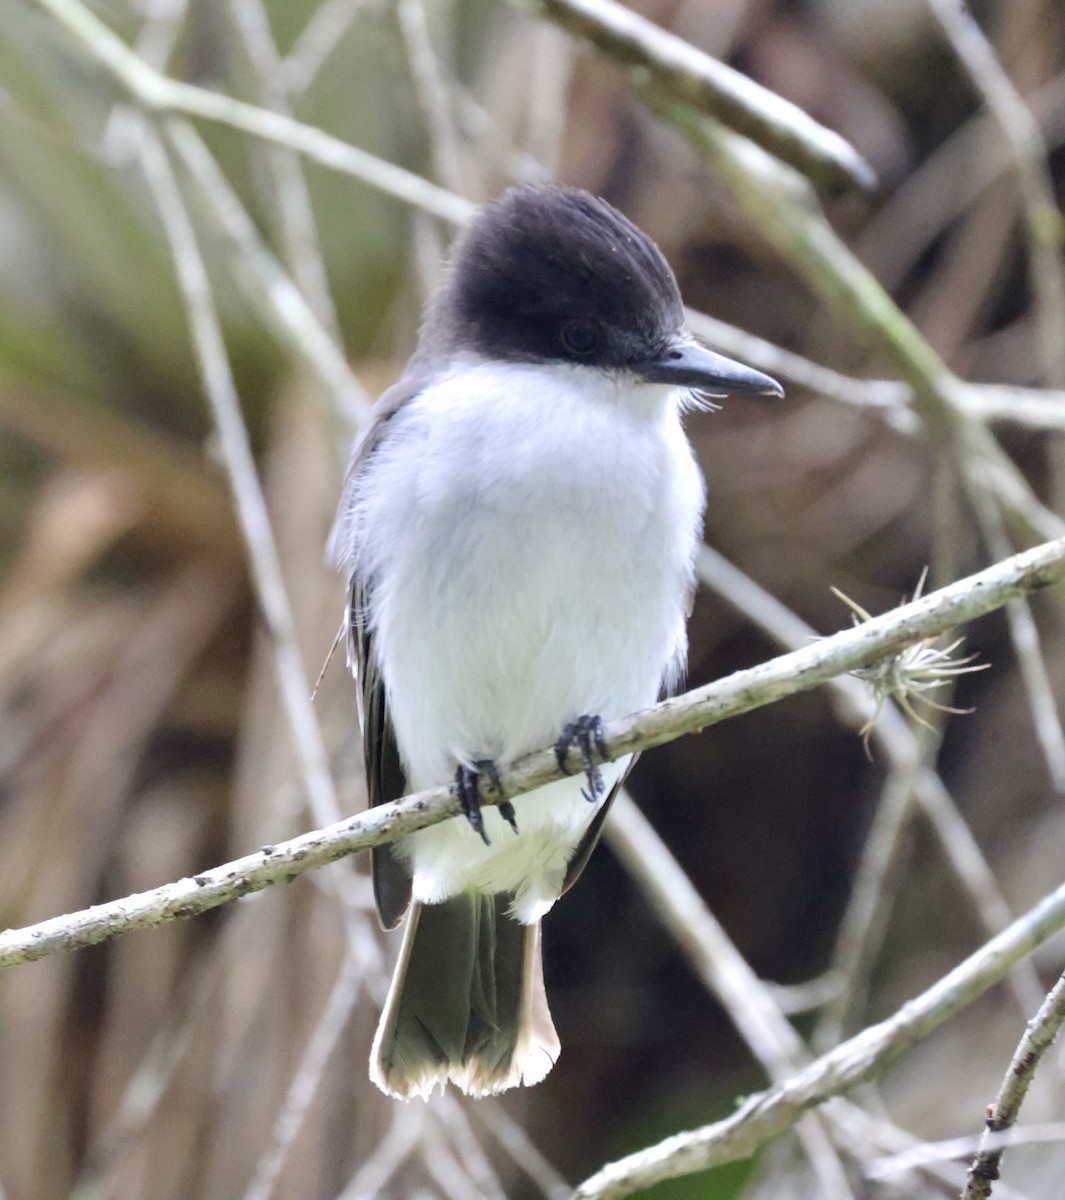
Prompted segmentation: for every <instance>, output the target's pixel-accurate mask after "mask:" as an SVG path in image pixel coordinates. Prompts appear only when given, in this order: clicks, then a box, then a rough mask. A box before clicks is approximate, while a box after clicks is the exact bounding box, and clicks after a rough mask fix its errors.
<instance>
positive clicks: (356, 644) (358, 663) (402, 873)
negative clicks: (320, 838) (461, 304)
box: [329, 378, 421, 929]
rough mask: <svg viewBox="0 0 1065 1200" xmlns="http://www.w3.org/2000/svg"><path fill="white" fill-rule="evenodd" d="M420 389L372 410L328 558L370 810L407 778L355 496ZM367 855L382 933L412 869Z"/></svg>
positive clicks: (403, 391) (386, 853)
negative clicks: (342, 585) (342, 581)
mask: <svg viewBox="0 0 1065 1200" xmlns="http://www.w3.org/2000/svg"><path fill="white" fill-rule="evenodd" d="M420 389H421V381H420V380H418V379H413V378H412V379H407V378H404V379H401V380H400V381H399V383H397V384H396V385H395V386H394V387H391V388H389V389H388V391H387V392H385V393H384V395H382V396H381V398H380V400H378V402H377V404H376V405H375V406H374V412H373V416H372V417H371V418H370V421H369V423H368V425H367V427H366V429H365V431H364V432H363V434H362V435H361V436H360V438H359V439H358V440H357V441H356V443H355V447H354V449H353V451H352V455H351V462H350V463H349V465H348V470H347V476H346V478H345V481H344V492H343V495H342V497H341V501H340V508H339V510H338V512H337V516H336V521H335V522H334V525H333V531H332V533H331V534H330V538H329V552H330V556H331V558H332V559H333V561H334V562H335V563H336V565H337V566H338V567H339V568H341V569H344V570H346V571H347V573H348V578H349V582H350V588H351V591H350V593H349V603H348V612H347V621H346V624H347V636H348V664H349V665H350V667H351V668H352V670H353V671H354V673H355V680H356V684H357V686H358V700H359V721H360V724H361V726H362V753H363V763H364V765H365V768H366V787H367V791H368V794H369V798H370V804H371V806H376V805H378V804H388V803H389V802H390V801H392V800H398V799H399V798H400V797H401V796H403V795H405V794H406V791H407V777H406V775H405V773H404V771H403V764H402V762H401V760H400V757H399V747H398V746H397V744H396V735H395V731H394V729H393V728H392V719H391V717H390V715H389V711H388V696H387V694H386V692H385V685H384V680H383V679H382V678H381V672H380V668H379V665H378V662H377V657H376V654H375V653H374V635H373V630H372V628H370V625H369V623H368V621H367V614H368V613H369V611H370V606H371V604H372V600H373V580H372V579H367V578H364V577H362V575H361V574H360V572H359V570H358V558H357V554H356V541H357V538H358V528H357V525H356V520H355V515H356V514H355V496H356V492H357V489H358V484H359V479H360V477H361V475H362V472H363V471H364V469H365V468H366V465H367V463H368V462H369V461H370V459H371V458H372V456H373V452H374V450H375V449H376V448H377V447H378V446H379V445H380V444H381V442H382V440H383V439H384V438H385V437H386V436H387V432H388V423H389V421H390V419H391V418H392V417H393V416H394V415H395V414H396V412H397V411H398V410H399V409H400V408H401V407H402V406H403V404H405V403H406V402H407V401H408V400H411V399H413V397H414V396H416V395H417V394H418V392H419V391H420ZM371 856H372V868H373V889H374V898H375V900H376V902H377V913H378V916H379V917H380V919H381V924H382V925H383V926H384V927H385V929H393V928H394V927H395V926H396V925H398V924H399V922H400V920H402V918H403V914H404V913H405V912H406V911H407V906H408V905H409V904H410V897H411V874H410V868H409V867H408V866H407V864H406V863H405V862H404V861H403V859H402V858H401V857H400V856H399V855H398V854H397V853H396V851H395V850H394V848H393V847H392V846H391V845H388V846H375V847H374V849H373V850H372V851H371Z"/></svg>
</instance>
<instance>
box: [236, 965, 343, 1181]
mask: <svg viewBox="0 0 1065 1200" xmlns="http://www.w3.org/2000/svg"><path fill="white" fill-rule="evenodd" d="M365 966H366V964H364V963H362V962H360V961H359V959H358V958H357V957H356V955H355V954H354V953H353V952H352V948H351V946H350V945H349V946H347V947H346V952H345V954H344V958H343V961H342V962H341V964H340V970H339V972H338V973H337V977H336V980H335V981H334V983H333V988H332V990H331V991H330V993H329V998H328V999H327V1000H326V1002H325V1007H324V1008H323V1009H322V1015H321V1016H320V1017H319V1018H318V1022H317V1024H316V1025H315V1028H314V1031H313V1032H312V1034H311V1036H310V1039H309V1040H308V1042H307V1045H306V1047H305V1048H304V1051H303V1056H302V1058H301V1059H300V1062H299V1065H298V1067H297V1068H296V1072H295V1074H294V1075H293V1077H292V1081H291V1083H290V1084H289V1086H288V1090H287V1092H286V1093H285V1098H284V1101H283V1102H282V1105H281V1110H280V1112H279V1113H278V1114H277V1119H276V1120H275V1121H274V1127H273V1129H272V1130H271V1133H270V1141H269V1143H268V1144H267V1146H266V1147H265V1148H264V1150H263V1152H262V1153H261V1154H260V1155H259V1160H258V1162H257V1163H256V1164H255V1173H254V1175H253V1177H252V1180H251V1183H249V1185H248V1188H247V1190H246V1191H245V1193H244V1200H270V1197H271V1196H272V1195H273V1194H274V1187H275V1185H276V1183H277V1179H278V1176H279V1175H280V1174H281V1169H282V1167H283V1166H284V1165H285V1159H286V1158H287V1157H288V1152H289V1150H290V1148H291V1146H292V1143H293V1142H294V1141H295V1139H296V1135H297V1134H298V1133H299V1131H300V1129H301V1128H302V1126H303V1120H304V1117H305V1116H306V1114H307V1109H308V1108H309V1107H310V1104H311V1101H312V1100H313V1099H314V1097H315V1094H316V1093H317V1091H318V1085H319V1083H320V1082H321V1080H322V1076H323V1075H324V1074H325V1069H326V1067H327V1066H328V1064H329V1060H330V1058H331V1057H332V1054H333V1051H334V1049H335V1048H336V1044H337V1042H338V1041H339V1039H340V1035H341V1034H342V1033H343V1032H344V1026H345V1025H346V1024H347V1022H348V1018H349V1017H350V1016H351V1011H352V1009H353V1008H354V1007H355V1001H356V1000H357V999H358V997H359V991H360V988H361V986H362V977H363V973H364V970H365Z"/></svg>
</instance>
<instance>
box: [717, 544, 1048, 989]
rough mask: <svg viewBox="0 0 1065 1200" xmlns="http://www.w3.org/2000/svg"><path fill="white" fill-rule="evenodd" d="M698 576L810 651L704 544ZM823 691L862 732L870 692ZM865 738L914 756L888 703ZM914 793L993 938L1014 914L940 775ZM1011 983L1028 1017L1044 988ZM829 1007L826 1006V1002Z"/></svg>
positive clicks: (786, 644)
mask: <svg viewBox="0 0 1065 1200" xmlns="http://www.w3.org/2000/svg"><path fill="white" fill-rule="evenodd" d="M696 570H697V572H698V575H699V581H700V583H701V584H702V585H703V586H704V587H708V588H710V589H711V590H712V591H713V592H715V593H716V594H717V595H718V596H720V597H721V598H722V599H723V600H725V601H727V602H728V603H729V604H731V605H732V606H733V607H734V608H735V609H736V610H737V612H739V613H740V614H741V615H742V616H743V618H744V619H745V620H748V621H751V622H753V623H754V624H755V625H757V626H758V628H759V629H761V630H762V631H763V632H764V633H766V634H767V635H768V636H769V637H770V638H772V639H773V640H774V641H775V642H777V643H778V644H779V645H780V646H781V647H782V648H783V649H785V650H796V649H798V648H799V647H801V646H806V645H809V643H810V642H811V640H813V639H814V638H815V637H816V636H817V635H816V631H815V630H814V629H812V628H811V627H810V626H809V625H807V624H806V622H805V621H803V620H801V619H800V618H799V617H797V616H796V615H795V613H793V612H792V611H791V610H790V609H788V608H787V607H785V605H783V604H782V603H781V602H780V601H779V600H778V599H777V598H776V597H775V596H772V595H770V594H769V593H768V592H767V591H766V590H765V589H764V588H762V587H760V586H759V585H758V584H757V583H755V581H754V580H753V579H751V578H750V577H749V576H747V575H745V574H744V573H743V572H742V571H740V570H739V568H737V567H735V566H733V564H732V563H730V562H729V561H728V559H726V558H724V557H723V556H722V555H721V554H718V553H717V551H716V550H712V549H711V548H710V547H709V546H702V547H700V550H699V556H698V558H697V560H696ZM827 686H828V691H829V699H830V702H831V704H832V707H833V709H834V711H835V713H836V716H837V718H838V719H839V720H840V721H841V722H842V723H843V724H845V725H846V726H848V727H849V728H851V729H853V730H854V731H855V732H856V733H860V732H861V730H862V729H864V728H865V727H866V726H867V725H868V722H869V718H870V717H871V716H872V715H873V713H874V711H875V707H876V705H875V701H874V700H873V698H872V696H871V695H870V693H869V688H868V687H867V686H866V685H865V684H863V683H861V682H860V681H859V680H857V679H855V678H853V677H851V676H849V675H840V676H836V677H835V678H834V679H830V680H829V681H828V685H827ZM870 740H871V742H872V744H873V746H874V748H875V750H876V752H877V754H878V755H880V756H882V757H883V758H884V759H885V761H886V763H887V764H888V765H889V766H891V767H894V768H896V769H899V770H906V769H907V768H908V766H909V764H911V763H913V762H915V761H916V760H917V758H918V752H919V748H918V745H917V740H916V737H915V735H914V733H913V732H912V730H911V729H910V726H909V725H908V724H907V722H906V719H905V718H904V717H903V715H902V714H901V713H900V712H899V711H898V709H896V708H895V706H894V705H893V704H891V703H887V704H885V705H884V706H883V707H882V708H881V710H880V714H879V716H878V717H877V720H876V724H875V725H874V726H873V729H872V732H871V734H870ZM916 793H917V801H918V803H919V804H920V806H921V811H922V813H923V815H924V817H925V819H926V820H927V821H928V823H929V825H930V826H931V827H932V831H933V833H934V834H935V836H936V839H937V841H938V843H939V846H940V848H941V850H942V852H943V855H944V857H945V859H946V860H947V863H948V865H949V866H950V868H951V870H952V871H953V872H954V874H955V876H956V877H957V879H958V881H959V882H960V883H961V885H962V887H963V888H964V889H965V891H966V893H967V894H968V896H969V899H970V902H971V903H972V905H973V907H974V908H975V910H976V913H977V915H978V917H979V919H980V921H981V922H982V923H983V926H984V929H985V931H986V933H987V936H988V937H991V936H993V935H994V934H996V933H999V932H1000V931H1001V930H1003V929H1005V927H1006V926H1007V925H1008V924H1009V923H1010V922H1011V921H1012V920H1013V914H1012V913H1011V912H1010V910H1009V908H1008V906H1007V904H1006V901H1005V899H1004V898H1003V896H1002V892H1001V889H1000V888H999V886H998V881H997V880H996V879H995V877H994V874H993V873H992V871H991V868H990V867H989V866H988V863H987V859H986V858H985V857H984V855H983V853H982V852H981V850H980V847H979V846H978V845H977V843H976V839H975V838H974V837H973V834H972V830H971V829H970V828H969V826H968V824H967V823H966V822H965V820H964V818H963V817H962V816H961V814H960V813H959V812H958V807H957V805H956V804H955V803H954V800H953V798H952V796H951V795H950V792H949V791H948V790H947V788H946V786H945V785H944V783H943V781H942V779H940V777H939V775H938V774H937V773H936V772H935V771H934V770H932V769H930V768H927V769H925V770H924V771H923V772H921V773H920V774H919V775H918V777H917V780H916ZM828 982H829V984H830V985H832V986H833V987H834V991H836V992H838V991H839V990H840V988H841V986H842V981H841V980H839V979H836V978H835V977H831V978H830V979H829V981H828ZM1010 984H1011V986H1012V987H1013V990H1014V992H1015V994H1016V996H1017V1002H1018V1005H1019V1007H1020V1011H1021V1012H1022V1013H1029V1012H1031V1011H1032V1009H1033V1008H1035V1007H1036V1006H1037V1005H1038V1004H1039V1003H1040V1001H1041V1000H1042V998H1043V995H1044V989H1043V986H1042V984H1041V983H1040V981H1039V976H1038V975H1037V974H1036V972H1035V970H1034V969H1033V968H1032V967H1031V966H1030V964H1026V963H1025V964H1021V965H1020V966H1019V967H1018V968H1017V970H1016V971H1014V972H1013V974H1012V975H1011V977H1010ZM822 1003H825V1002H824V1001H823V1002H822ZM827 1003H829V1004H831V998H829V999H828V1000H827Z"/></svg>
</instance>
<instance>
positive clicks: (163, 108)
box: [37, 0, 473, 225]
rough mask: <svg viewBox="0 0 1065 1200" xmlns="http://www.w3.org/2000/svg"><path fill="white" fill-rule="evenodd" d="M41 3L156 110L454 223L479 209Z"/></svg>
mask: <svg viewBox="0 0 1065 1200" xmlns="http://www.w3.org/2000/svg"><path fill="white" fill-rule="evenodd" d="M37 3H38V4H39V5H40V6H41V7H42V8H45V9H47V10H48V11H49V12H50V13H51V14H52V16H53V17H55V19H56V20H57V21H59V22H60V23H61V24H62V25H64V26H65V27H66V29H67V30H68V31H69V32H70V33H71V34H72V35H73V36H74V37H75V38H76V39H77V40H78V42H80V43H81V45H82V47H83V48H84V49H86V50H87V51H88V52H89V53H90V54H91V55H92V57H93V58H95V59H96V60H97V61H98V62H99V63H101V64H102V65H103V66H104V67H106V68H107V70H108V71H109V72H110V73H111V74H112V75H113V76H114V78H115V79H116V80H117V81H118V82H119V83H120V84H122V86H123V87H124V88H125V89H126V91H127V92H128V93H129V94H130V96H131V97H132V98H133V99H134V100H135V101H136V102H137V103H138V104H139V105H141V106H142V107H143V108H145V109H147V110H148V111H150V112H155V113H182V114H184V115H186V116H190V117H202V118H203V119H205V120H208V121H218V122H220V123H221V124H223V125H229V126H231V127H232V128H233V129H240V130H242V131H243V132H244V133H250V134H252V135H253V136H254V137H259V138H263V139H265V140H266V141H269V142H274V143H276V144H277V145H279V146H287V147H288V148H289V149H291V150H296V151H298V152H299V153H300V154H302V155H304V156H305V157H307V158H310V159H313V160H314V161H315V162H317V163H320V164H321V165H322V166H325V167H329V168H331V169H332V170H334V171H340V172H342V173H343V174H346V175H351V176H353V177H354V178H356V179H360V180H362V182H363V183H366V184H368V185H369V186H370V187H373V188H377V189H378V190H379V191H382V192H386V193H387V194H388V195H390V196H395V197H396V199H397V200H402V201H403V203H405V204H410V205H412V206H413V207H414V208H419V209H424V210H425V211H426V212H429V213H432V214H433V215H434V216H437V217H439V218H440V219H441V220H444V221H449V222H451V223H452V224H455V225H461V224H463V222H465V221H466V220H468V219H469V217H470V214H471V213H472V211H473V206H472V205H471V204H470V203H469V202H468V201H465V200H463V199H462V198H461V197H459V196H456V195H454V194H453V193H451V192H447V191H445V190H444V189H443V188H439V187H437V186H436V185H435V184H432V183H430V182H429V181H428V180H426V179H422V178H420V177H419V176H417V175H414V174H412V173H411V172H410V171H405V170H403V168H402V167H397V166H395V165H394V164H393V163H390V162H385V161H384V159H380V158H375V157H374V155H372V154H368V153H367V152H366V151H365V150H360V149H358V148H357V147H356V146H351V145H349V144H348V143H347V142H344V141H341V140H340V138H335V137H333V136H331V135H330V134H328V133H325V132H324V131H322V130H321V129H316V128H314V126H312V125H303V124H301V123H300V122H299V121H295V120H293V119H292V118H291V117H286V116H284V115H283V114H282V113H275V112H270V111H269V110H268V109H265V108H259V107H257V106H256V105H254V104H246V103H244V102H243V101H241V100H234V99H233V98H232V97H230V96H223V95H221V94H220V93H218V92H211V91H208V90H207V89H206V88H200V87H196V86H194V85H193V84H190V83H182V82H180V81H178V80H176V79H168V78H167V77H166V76H165V75H160V74H159V72H158V71H156V70H154V69H153V68H152V67H150V66H149V65H148V64H147V63H146V62H144V61H143V60H142V59H141V58H139V57H138V56H137V55H136V54H135V53H134V52H133V51H132V50H131V49H130V48H129V47H128V46H127V45H126V44H125V42H123V41H122V40H121V38H119V37H118V36H117V35H116V34H115V33H114V32H113V31H112V30H111V29H109V28H108V27H107V26H106V25H105V24H104V23H103V22H102V21H100V20H99V19H98V18H97V17H96V16H95V15H94V14H93V13H92V12H90V10H89V9H88V8H86V7H85V5H84V4H82V3H81V0H37Z"/></svg>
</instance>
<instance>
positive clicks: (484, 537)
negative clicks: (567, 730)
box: [356, 361, 703, 920]
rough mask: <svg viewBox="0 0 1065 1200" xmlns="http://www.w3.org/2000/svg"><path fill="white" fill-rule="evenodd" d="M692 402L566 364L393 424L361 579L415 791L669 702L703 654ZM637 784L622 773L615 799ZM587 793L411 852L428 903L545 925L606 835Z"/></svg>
mask: <svg viewBox="0 0 1065 1200" xmlns="http://www.w3.org/2000/svg"><path fill="white" fill-rule="evenodd" d="M676 401H677V396H676V394H675V393H671V392H669V391H668V390H667V389H664V388H662V387H656V386H650V385H643V386H641V387H638V388H632V387H631V385H630V386H628V387H626V386H624V385H623V383H622V382H620V381H618V380H616V379H609V378H607V377H605V376H604V375H603V374H602V373H601V372H596V371H592V370H589V369H587V368H580V367H568V366H563V365H546V366H540V365H537V366H533V365H518V364H514V365H500V364H488V363H484V362H478V363H471V362H469V361H467V362H465V363H463V364H460V365H459V366H457V367H456V368H455V369H453V370H452V371H451V372H449V373H448V375H446V376H445V377H444V378H443V379H442V380H441V381H440V382H438V383H436V384H435V385H434V386H433V387H431V388H430V389H428V390H426V391H425V392H423V393H422V394H421V395H419V396H418V397H417V398H415V399H413V400H412V401H410V402H409V403H408V404H407V405H406V406H405V407H404V408H403V409H402V410H401V411H400V412H399V413H397V414H396V416H395V417H393V418H392V420H391V422H390V424H389V428H388V431H387V433H386V435H385V437H384V439H383V442H382V444H381V445H380V446H379V447H378V448H377V449H376V450H375V451H374V454H373V456H372V458H371V460H370V462H369V463H368V464H367V467H366V468H365V470H364V477H363V479H362V481H361V482H360V486H359V489H358V493H357V497H356V507H357V510H358V512H357V526H358V528H359V530H360V532H361V536H360V545H359V550H358V556H359V557H358V567H357V569H358V570H359V571H360V572H367V573H368V574H369V575H370V576H372V577H373V579H374V609H373V611H372V612H371V614H370V619H371V621H372V622H373V624H374V627H375V631H376V635H377V650H378V656H379V660H380V666H381V672H382V676H383V679H384V682H385V687H386V690H387V694H388V703H389V709H390V712H391V716H392V721H393V725H394V728H395V731H396V739H397V743H398V745H399V749H400V754H401V756H402V758H403V761H404V764H405V767H406V769H407V773H408V778H409V781H410V784H411V786H412V788H415V789H418V788H423V787H428V786H431V785H433V784H438V783H442V782H445V781H446V780H448V779H450V778H451V777H452V776H453V774H454V771H455V767H456V764H457V763H458V762H464V763H466V764H467V765H469V764H472V763H473V762H474V761H476V760H478V759H485V758H491V759H495V760H497V761H506V760H509V759H511V758H513V757H515V756H516V755H519V754H521V753H523V752H525V751H528V750H532V749H535V748H537V747H539V746H542V745H545V744H548V743H550V742H553V741H554V740H555V739H556V738H557V737H558V735H559V731H560V729H561V727H562V725H563V724H565V723H566V722H568V721H571V720H573V719H575V718H576V717H578V716H581V715H582V714H586V713H596V714H599V715H600V716H602V717H603V718H604V719H607V720H609V719H611V718H612V717H617V716H621V715H623V714H625V713H627V712H629V711H631V710H633V709H636V708H640V707H644V706H646V705H648V704H651V703H653V702H654V700H655V698H656V695H657V693H658V690H659V687H660V685H661V682H662V680H663V676H664V675H665V674H666V673H667V672H668V671H669V669H670V664H671V663H674V662H676V661H677V660H678V659H682V658H683V655H684V651H685V631H684V622H685V612H684V604H685V596H686V594H687V591H688V589H689V587H690V584H691V578H692V560H693V557H694V550H695V545H696V538H697V535H698V526H699V522H700V520H701V512H702V503H703V487H702V480H701V477H700V476H699V472H698V469H697V467H696V466H695V463H694V461H693V458H692V455H691V450H690V447H689V446H688V443H687V440H686V438H685V437H684V434H683V431H682V429H681V426H680V421H679V415H678V412H677V402H676ZM623 765H624V764H615V766H614V768H613V769H611V770H610V771H609V772H608V786H609V783H612V782H613V780H614V779H615V778H617V776H618V775H619V774H620V770H621V767H622V766H623ZM581 785H582V781H580V780H573V781H565V782H563V783H559V784H556V785H553V786H552V787H550V788H544V789H542V790H541V791H539V792H536V793H533V794H531V795H529V796H526V797H522V798H521V799H519V800H518V801H517V803H516V809H517V817H518V825H519V829H520V831H521V835H520V836H519V837H517V838H516V837H515V836H514V834H513V833H512V832H511V830H510V829H509V828H508V827H507V826H506V825H504V824H503V822H502V820H501V819H500V818H499V817H498V814H496V813H494V812H492V813H488V814H486V815H487V817H488V825H487V828H488V833H489V836H490V837H491V839H492V846H491V848H490V849H489V848H486V847H484V846H483V844H482V843H481V842H480V840H479V838H478V837H477V835H476V834H475V833H474V832H473V830H472V829H470V828H469V827H468V825H467V823H466V822H464V821H448V822H445V823H444V824H442V825H437V826H434V827H433V828H431V829H427V830H423V831H421V832H420V833H418V834H415V835H413V836H412V837H411V838H410V839H408V844H407V847H406V849H407V851H408V852H409V854H410V856H411V861H412V864H413V868H414V875H415V880H414V891H415V897H416V898H418V899H423V900H426V901H439V900H442V899H444V898H446V897H447V896H448V895H452V894H454V893H455V892H457V891H459V890H461V889H462V888H464V887H468V886H474V887H477V888H478V889H479V890H484V891H493V892H496V891H515V892H516V893H517V900H516V902H515V906H514V907H515V912H516V913H517V915H519V916H520V917H521V918H522V919H524V920H535V919H536V918H537V917H538V916H539V915H540V914H541V913H542V912H543V911H545V910H546V908H548V907H550V905H551V903H552V902H553V901H554V899H555V898H557V896H558V892H559V889H560V887H561V884H562V879H563V876H564V873H565V869H566V865H567V863H568V860H569V858H570V857H571V855H572V852H573V850H574V848H575V847H576V845H577V843H578V842H579V840H580V837H581V835H582V833H583V831H584V830H585V829H586V827H587V825H588V823H589V821H590V820H591V817H592V815H593V812H594V810H593V808H592V806H591V805H589V804H588V803H587V802H586V801H585V800H584V799H583V798H582V797H581V795H580V788H581Z"/></svg>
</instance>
